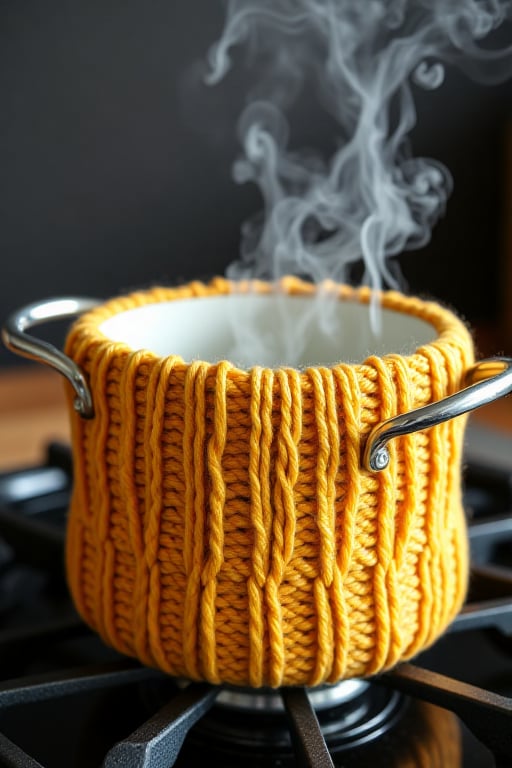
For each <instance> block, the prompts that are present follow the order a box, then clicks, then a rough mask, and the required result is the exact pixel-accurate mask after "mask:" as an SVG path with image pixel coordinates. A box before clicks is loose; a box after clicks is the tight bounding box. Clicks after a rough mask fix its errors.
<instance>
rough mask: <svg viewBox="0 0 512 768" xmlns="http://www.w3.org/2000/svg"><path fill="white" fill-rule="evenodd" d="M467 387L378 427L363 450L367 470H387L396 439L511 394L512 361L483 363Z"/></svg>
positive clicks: (472, 371)
mask: <svg viewBox="0 0 512 768" xmlns="http://www.w3.org/2000/svg"><path fill="white" fill-rule="evenodd" d="M464 383H465V384H467V385H468V386H467V387H466V388H465V389H462V390H461V391H460V392H456V393H455V394H454V395H450V396H449V397H445V398H443V399H442V400H439V401H438V402H436V403H430V404H429V405H425V406H423V408H417V409H416V410H414V411H410V412H409V413H403V414H401V415H400V416H395V417H394V418H392V419H388V420H387V421H384V422H382V424H379V425H378V426H377V427H375V428H374V429H373V430H372V432H371V433H370V436H369V438H368V441H367V443H366V447H365V450H364V455H363V465H364V467H365V469H367V470H369V471H370V472H379V471H380V470H382V469H385V468H386V467H387V466H388V464H389V452H388V449H387V448H386V444H387V443H388V442H389V440H392V439H393V438H394V437H401V436H402V435H408V434H410V433H411V432H419V431H420V430H422V429H429V428H430V427H434V426H436V424H442V423H443V422H444V421H448V420H449V419H454V418H455V417H456V416H461V415H462V414H463V413H467V412H468V411H473V410H475V408H480V406H482V405H487V403H491V402H493V401H494V400H497V399H498V398H500V397H503V396H504V395H508V394H509V393H510V392H512V358H510V357H491V358H488V359H487V360H482V361H481V362H479V363H477V364H476V365H474V366H473V367H472V368H470V369H469V370H468V371H467V372H466V375H465V377H464Z"/></svg>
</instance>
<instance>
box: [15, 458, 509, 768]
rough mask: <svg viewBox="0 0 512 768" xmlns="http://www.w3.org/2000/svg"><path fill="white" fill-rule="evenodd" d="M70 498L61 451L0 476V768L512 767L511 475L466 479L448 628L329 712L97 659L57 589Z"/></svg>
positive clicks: (99, 649)
mask: <svg viewBox="0 0 512 768" xmlns="http://www.w3.org/2000/svg"><path fill="white" fill-rule="evenodd" d="M70 487H71V463H70V456H69V450H68V449H67V447H66V446H61V445H52V446H50V447H49V450H48V456H47V459H46V461H45V463H44V464H43V465H42V466H39V467H29V468H25V469H20V470H19V471H16V472H11V473H8V474H4V475H0V622H1V623H0V766H12V767H13V768H14V767H20V768H21V766H23V768H36V766H43V767H44V768H60V767H61V766H62V767H64V766H65V767H66V768H73V767H75V766H76V768H85V767H87V768H89V767H90V768H96V766H105V767H106V768H114V766H122V767H123V768H132V767H133V768H139V767H140V768H142V767H144V768H168V767H169V766H171V765H176V766H178V767H180V766H181V767H183V766H187V768H194V767H195V766H206V765H215V766H225V767H226V768H234V767H235V766H236V767H237V768H238V767H239V766H244V767H245V768H253V767H254V768H255V767H256V766H272V768H285V767H286V766H297V765H298V766H312V767H313V766H314V768H327V767H328V766H335V767H336V768H341V766H343V768H367V766H372V768H373V767H374V766H385V767H388V766H389V768H413V766H421V767H423V766H425V767H427V766H432V767H435V768H452V767H453V768H458V767H459V766H460V768H491V766H494V765H496V766H508V767H509V768H510V766H512V698H509V696H510V697H512V515H511V514H510V512H511V511H512V473H509V472H508V471H507V470H504V469H503V468H502V469H497V468H494V467H491V468H490V467H488V466H487V467H485V466H483V465H478V464H475V463H472V464H470V465H469V466H468V468H467V472H466V494H465V500H466V508H467V510H468V515H469V517H470V540H471V552H472V576H471V587H470V594H469V598H468V601H467V603H466V606H465V607H464V609H463V611H462V612H461V614H460V615H459V616H458V617H457V619H456V620H455V622H454V624H453V625H452V627H451V629H450V631H449V632H448V633H447V634H446V635H445V636H444V637H442V638H441V639H440V640H439V641H438V642H437V643H436V644H435V646H434V647H433V648H432V649H430V650H429V651H428V652H426V653H424V654H422V655H421V656H420V657H418V658H417V659H416V660H415V662H414V663H413V664H403V665H400V666H399V667H397V668H396V669H395V670H393V671H392V672H389V673H387V674H384V675H382V676H380V677H378V678H375V679H374V680H373V681H372V682H371V683H370V685H369V686H367V687H366V688H364V690H356V692H355V693H354V694H353V695H351V696H347V700H346V701H345V702H338V703H337V704H335V705H334V706H331V705H329V706H327V705H326V704H325V699H322V695H323V694H322V695H321V696H320V703H318V699H315V696H314V695H313V696H312V695H310V693H308V692H307V691H306V690H305V689H302V688H296V689H283V690H281V691H279V692H275V693H270V692H269V693H268V695H267V696H266V697H265V696H260V695H258V696H256V695H255V694H254V692H251V691H247V692H245V693H246V694H247V695H245V696H242V697H239V698H240V699H241V700H242V703H240V701H239V700H237V697H236V696H235V697H234V703H233V701H232V699H231V698H230V695H229V694H230V692H229V691H228V692H227V693H226V690H225V689H222V690H221V691H219V689H218V688H216V687H214V686H210V685H207V684H196V683H193V684H187V683H186V682H184V681H176V680H172V679H170V678H168V677H166V676H165V675H163V674H162V673H160V672H158V671H155V670H150V669H147V668H145V667H143V666H141V665H140V664H138V663H136V662H134V661H132V660H128V659H125V658H123V657H121V656H119V655H118V654H117V653H116V652H114V651H112V650H111V649H108V648H106V647H105V646H104V645H103V644H102V642H101V641H100V640H99V638H97V637H96V636H95V635H94V634H93V633H92V632H91V631H90V630H88V629H87V627H85V625H84V624H83V623H82V622H81V621H80V619H79V618H78V617H77V615H76V614H75V612H74V610H73V608H72V605H71V602H70V599H69V597H68V593H67V589H66V586H65V580H64V570H63V543H64V526H65V517H66V509H67V504H68V499H69V492H70ZM242 693H244V692H242ZM312 702H313V703H312Z"/></svg>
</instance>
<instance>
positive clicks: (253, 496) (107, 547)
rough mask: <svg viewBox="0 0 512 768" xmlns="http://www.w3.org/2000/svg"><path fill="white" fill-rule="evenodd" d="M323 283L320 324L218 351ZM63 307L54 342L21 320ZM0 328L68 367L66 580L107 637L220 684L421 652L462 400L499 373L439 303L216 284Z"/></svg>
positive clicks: (445, 551)
mask: <svg viewBox="0 0 512 768" xmlns="http://www.w3.org/2000/svg"><path fill="white" fill-rule="evenodd" d="M319 297H320V298H321V299H322V300H325V301H327V300H329V301H330V302H331V307H330V313H329V314H330V322H331V325H332V328H331V331H330V333H329V334H327V332H326V330H325V328H324V323H323V321H320V320H317V319H315V318H316V315H315V314H314V313H313V314H311V313H310V321H309V323H308V325H307V326H304V329H303V332H302V331H301V334H300V337H301V349H300V351H299V361H298V363H297V361H294V364H293V365H291V364H290V362H289V360H287V359H286V355H287V354H288V352H289V350H287V349H286V345H285V346H284V347H283V348H281V349H278V351H277V352H275V353H273V354H275V358H274V359H272V357H271V358H270V359H268V356H267V353H268V349H267V347H268V345H267V344H264V345H263V348H262V351H261V350H260V351H259V352H257V353H256V347H255V348H254V349H255V352H254V355H255V356H254V358H252V357H251V354H252V342H247V343H246V344H245V346H246V349H245V350H244V352H245V357H246V358H247V359H248V361H249V362H247V363H246V364H245V367H242V366H241V365H237V364H236V362H235V361H234V360H230V355H231V351H232V349H233V342H234V339H235V333H234V325H235V326H237V325H238V326H239V327H241V326H243V327H245V326H246V325H247V323H249V324H250V326H251V327H252V329H253V330H254V331H255V335H256V338H257V339H258V338H264V339H266V340H267V341H268V340H272V339H273V340H276V339H279V338H280V336H283V335H286V328H287V325H286V323H289V322H291V323H292V325H293V326H295V327H297V326H298V325H300V324H301V322H302V318H303V317H305V316H306V314H307V313H308V312H310V309H311V307H312V306H313V302H315V301H318V300H319ZM376 299H378V300H379V301H380V305H381V313H380V314H381V320H382V329H381V332H380V335H378V336H375V335H374V334H373V333H372V331H371V327H370V320H369V311H368V306H369V304H371V303H372V302H373V301H375V300H376ZM82 313H83V314H82ZM74 315H80V317H79V318H78V320H76V321H75V323H74V325H73V326H72V328H71V330H70V332H69V334H68V337H67V341H66V346H65V352H64V353H63V352H60V351H59V350H57V349H55V348H54V347H52V346H51V345H49V344H47V343H46V342H43V341H40V340H37V339H35V338H34V337H32V336H31V335H29V334H28V333H27V330H28V329H29V328H30V327H31V326H32V325H35V324H37V323H40V322H43V321H46V320H48V319H50V318H52V317H69V316H74ZM333 332H334V333H333ZM3 337H4V341H5V343H6V344H7V346H9V347H10V348H11V349H13V350H14V351H17V352H19V353H20V354H23V355H26V356H29V357H33V358H36V359H40V360H43V361H44V362H46V363H49V364H50V365H52V366H54V367H55V368H57V369H58V370H60V371H61V372H62V373H63V374H64V375H65V376H66V377H67V379H68V380H69V382H70V384H71V386H69V387H68V394H69V402H70V412H71V422H72V448H73V459H74V489H73V497H72V503H71V508H70V512H69V517H68V527H67V555H66V558H67V573H68V580H69V586H70V590H71V593H72V596H73V599H74V601H75V604H76V607H77V609H78V611H79V612H80V614H81V615H82V616H83V618H84V620H85V621H86V622H87V623H88V624H89V625H90V626H91V627H92V628H94V629H95V630H96V631H97V632H98V633H99V634H100V635H101V636H102V638H103V639H104V640H105V642H107V643H108V644H110V645H112V646H113V647H114V648H116V649H118V650H119V651H121V652H122V653H125V654H128V655H131V656H135V657H138V658H139V659H140V660H141V661H142V662H143V663H145V664H148V665H153V666H158V667H160V668H161V669H162V670H165V671H166V672H168V673H169V674H172V675H177V676H183V677H186V678H191V679H198V680H199V679H203V680H208V681H211V682H213V683H230V684H234V685H250V686H255V687H258V686H263V685H266V686H279V685H299V684H300V685H308V686H315V685H319V684H320V683H333V682H336V681H338V680H341V679H343V678H353V677H363V676H369V675H373V674H375V673H377V672H380V671H381V670H383V669H386V668H388V667H390V666H392V665H394V664H396V663H397V662H398V661H400V660H402V659H407V658H409V657H411V656H414V655H415V654H417V653H418V652H419V651H421V650H422V649H424V648H425V647H427V646H428V645H429V644H431V643H432V642H433V641H434V640H435V639H436V638H437V637H438V636H439V635H440V634H441V633H442V632H443V631H444V630H445V628H446V627H447V625H448V624H449V622H450V621H451V620H452V619H453V617H454V616H455V614H456V613H457V612H458V610H459V609H460V607H461V604H462V602H463V600H464V597H465V592H466V585H467V576H468V542H467V532H466V526H465V519H464V513H463V509H462V504H461V455H462V447H463V432H464V425H465V416H463V415H462V414H464V413H466V412H467V411H469V410H471V409H473V408H476V407H478V406H479V405H482V404H484V403H486V402H490V401H491V400H493V399H495V398H496V397H499V396H501V395H503V394H506V393H508V392H509V391H510V390H511V389H512V370H511V368H510V365H511V361H510V360H509V359H492V360H488V361H483V362H480V363H478V364H477V365H476V366H475V365H474V360H473V347H472V341H471V336H470V333H469V332H468V330H467V328H466V327H465V325H464V324H463V323H462V322H461V320H459V319H458V318H457V317H456V316H455V315H454V314H453V313H452V312H450V311H448V310H447V309H444V308H443V307H441V306H439V305H438V304H437V303H434V302H427V301H421V300H419V299H417V298H414V297H406V296H404V295H402V294H400V293H398V292H383V293H382V294H379V295H378V296H377V294H375V293H372V291H370V290H369V289H367V288H360V289H352V288H349V287H347V286H343V285H334V284H331V283H329V284H326V285H324V286H321V287H317V288H315V287H314V286H312V285H310V284H308V283H305V282H302V281H300V280H298V279H295V278H286V279H284V280H283V281H281V283H280V284H279V286H278V287H277V288H276V287H275V286H271V285H269V284H266V283H263V282H247V283H238V284H234V283H231V282H229V281H227V280H224V279H220V278H219V279H215V280H213V281H212V282H211V283H210V284H208V285H205V284H202V283H197V282H195V283H191V284H189V285H185V286H182V287H179V288H156V289H151V290H148V291H145V292H139V293H134V294H131V295H129V296H125V297H122V298H117V299H113V300H111V301H108V302H106V303H104V304H101V305H97V306H96V302H94V301H92V300H88V299H75V298H65V299H54V300H49V301H45V302H41V303H38V304H34V305H30V306H28V307H25V308H23V309H21V310H20V311H19V312H17V313H15V314H14V315H12V316H11V317H10V318H9V319H8V320H7V323H6V325H5V328H4V331H3ZM248 351H249V354H248V355H247V352H248ZM257 355H263V357H262V358H261V359H260V358H258V357H257Z"/></svg>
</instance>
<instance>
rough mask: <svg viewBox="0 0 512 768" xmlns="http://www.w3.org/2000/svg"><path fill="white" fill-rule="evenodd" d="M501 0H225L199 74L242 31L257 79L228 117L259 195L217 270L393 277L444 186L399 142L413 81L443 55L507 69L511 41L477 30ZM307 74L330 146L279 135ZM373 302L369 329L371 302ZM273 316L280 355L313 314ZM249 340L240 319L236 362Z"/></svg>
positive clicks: (488, 26) (435, 166)
mask: <svg viewBox="0 0 512 768" xmlns="http://www.w3.org/2000/svg"><path fill="white" fill-rule="evenodd" d="M511 8H512V2H511V0H368V2H354V1H353V0H231V1H230V2H229V4H228V10H227V16H226V21H225V26H224V30H223V33H222V36H221V38H220V40H219V41H218V42H217V44H216V45H215V46H214V47H213V48H212V49H211V51H210V72H209V77H208V82H209V83H210V84H215V83H218V82H219V81H220V80H221V79H222V78H223V77H224V76H225V75H226V73H227V72H228V70H229V68H230V66H231V62H232V60H231V54H232V49H233V48H234V47H235V46H240V45H242V44H243V45H244V46H245V48H246V49H247V51H248V54H249V56H250V57H252V60H253V63H254V65H255V68H256V69H257V71H258V78H259V81H258V83H257V86H256V88H255V90H254V92H253V93H252V94H251V96H250V98H249V101H248V104H247V106H246V108H245V110H244V111H243V114H242V116H241V118H240V122H239V135H240V140H241V142H242V146H243V154H242V156H241V157H240V158H239V159H238V160H237V161H236V162H235V165H234V178H235V180H236V181H237V182H239V183H244V182H248V181H251V182H254V183H256V184H257V185H258V187H259V189H260V191H261V194H262V198H263V206H264V207H263V212H262V213H261V214H258V216H256V217H255V218H254V219H252V220H251V221H249V222H247V223H246V224H245V225H244V227H243V231H242V235H243V237H242V251H241V258H240V259H239V260H237V261H236V262H234V263H233V264H231V265H230V266H229V268H228V270H227V274H228V276H229V277H231V278H233V279H235V280H238V279H242V278H264V279H270V280H272V281H277V280H279V278H280V277H282V276H283V275H286V274H294V275H299V276H303V277H306V278H307V279H311V280H313V281H314V282H316V283H321V282H322V281H323V280H325V279H331V280H334V281H339V282H343V281H346V280H347V279H349V277H350V270H351V268H352V265H353V264H355V263H357V262H361V261H362V263H363V265H364V269H363V282H365V283H367V284H369V285H371V286H372V287H373V288H376V289H379V288H382V287H393V286H397V274H396V271H394V270H393V262H391V261H390V258H391V257H393V256H396V255H397V254H400V253H402V252H403V251H404V250H406V249H407V250H412V249H415V248H420V247H421V246H423V245H424V244H425V243H426V242H427V241H428V240H429V238H430V234H431V230H432V227H433V225H434V224H435V222H436V221H437V219H438V218H439V216H440V215H441V214H442V213H443V211H444V209H445V205H446V201H447V198H448V196H449V194H450V191H451V187H452V180H451V176H450V173H449V171H448V170H447V169H446V168H445V167H444V166H443V165H442V164H441V163H439V162H437V161H436V160H433V159H430V158H422V157H414V156H413V155H412V153H411V150H410V147H409V144H408V141H407V138H408V134H409V132H410V131H411V129H412V127H413V126H414V124H415V120H416V111H415V106H414V100H413V91H412V88H411V83H412V82H414V83H415V84H417V85H419V86H422V87H424V88H427V89H433V88H437V87H439V86H440V85H441V84H442V82H443V77H444V64H454V65H456V66H459V67H461V68H463V69H466V70H467V71H468V73H469V74H470V75H471V76H473V77H476V78H480V79H482V80H487V81H496V82H497V81H499V80H500V79H504V78H505V77H507V76H508V75H509V74H510V72H511V70H512V45H511V46H510V47H509V48H507V49H505V50H498V51H495V50H489V49H488V48H487V49H486V48H485V47H483V45H482V44H480V45H479V41H481V40H482V39H483V38H486V37H487V36H488V35H489V34H490V33H492V31H493V30H495V29H496V28H497V27H498V26H500V25H501V24H502V23H503V22H504V21H505V20H506V19H510V17H511ZM305 82H309V83H311V82H314V83H315V86H316V89H317V91H318V93H319V105H318V108H320V107H323V108H324V109H326V110H327V111H328V112H329V113H330V114H331V115H332V116H333V117H334V119H335V121H336V123H337V125H338V132H339V137H338V139H339V141H338V148H337V149H336V151H335V152H334V154H333V155H332V157H330V158H326V157H323V156H322V155H321V154H320V153H318V154H317V155H313V154H312V153H311V152H309V153H307V154H306V153H304V152H303V153H301V152H296V151H292V150H291V149H290V148H289V126H288V122H287V119H286V117H285V112H286V110H287V108H288V107H290V105H291V104H292V102H293V101H294V100H296V99H297V98H298V97H299V95H300V91H301V88H302V87H303V85H304V83H305ZM308 119H311V120H314V114H312V113H310V115H309V117H308ZM317 304H320V305H321V307H322V314H321V316H320V319H319V320H315V322H317V321H318V322H320V323H322V324H323V325H325V326H326V327H327V326H329V323H330V319H331V317H332V313H331V312H330V306H331V305H332V302H329V301H328V296H325V295H324V296H321V300H320V301H319V302H317ZM317 311H318V307H315V309H314V313H315V317H316V315H317ZM372 312H373V327H374V328H376V327H377V324H378V323H377V321H378V308H377V306H376V305H374V306H373V308H372ZM281 319H282V323H283V324H284V327H285V332H284V333H283V334H282V336H283V339H286V342H283V341H282V340H281V342H280V341H279V340H278V339H277V338H276V339H275V341H274V343H275V344H279V343H281V344H282V343H285V345H286V348H283V349H282V350H280V349H276V350H274V352H273V353H272V355H273V357H274V358H276V357H277V358H279V356H280V355H281V356H282V357H283V359H284V358H286V359H287V362H289V363H290V362H291V360H290V357H291V356H293V354H294V352H295V351H296V353H297V357H300V349H301V346H302V344H303V339H304V334H305V333H306V334H307V328H308V325H309V322H310V320H311V321H312V318H309V319H307V318H306V319H305V321H304V323H301V327H300V328H298V329H297V327H296V324H290V325H289V327H286V316H285V314H284V313H283V316H282V318H281ZM266 343H267V344H268V340H267V342H266ZM257 345H258V339H257V338H253V339H252V343H251V344H248V342H247V328H245V330H244V341H243V344H242V345H241V348H240V349H239V350H238V351H237V353H236V354H237V359H238V361H239V362H241V363H243V362H244V361H243V360H242V359H240V358H241V356H242V357H243V356H244V350H249V353H248V354H249V357H252V355H253V354H254V348H255V346H257ZM245 362H246V363H248V364H250V360H249V359H248V360H247V361H245Z"/></svg>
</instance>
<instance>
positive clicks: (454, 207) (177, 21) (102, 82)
mask: <svg viewBox="0 0 512 768" xmlns="http://www.w3.org/2000/svg"><path fill="white" fill-rule="evenodd" d="M223 13H224V11H223V5H222V3H221V2H220V0H219V1H216V0H208V2H206V1H205V0H202V1H201V0H150V1H148V2H141V1H140V0H139V2H135V0H125V1H124V2H109V3H100V2H87V3H85V2H81V3H68V2H65V1H64V0H46V2H44V3H41V2H40V0H32V1H30V0H24V2H23V3H20V2H19V1H18V2H15V0H4V2H2V3H1V4H0V316H1V317H4V316H5V315H6V314H7V313H8V312H10V311H11V310H12V309H14V308H16V307H18V306H19V305H20V304H23V303H26V302H28V301H32V300H35V299H39V298H42V297H46V296H49V295H58V294H70V293H74V294H76V293H78V294H85V295H93V296H98V297H107V296H110V295H114V294H118V293H121V292H125V291H127V290H131V289H133V288H137V287H141V286H148V285H151V284H155V283H174V282H176V281H179V280H185V279H189V278H192V277H208V276H210V275H212V274H215V273H219V272H223V270H224V268H225V266H226V265H227V264H228V263H229V262H230V261H231V260H232V259H233V258H234V257H235V255H236V253H237V249H238V242H239V227H240V223H241V221H243V220H244V219H245V218H246V217H247V216H248V214H250V213H251V212H253V211H254V210H256V209H257V208H258V205H259V201H258V196H257V193H256V192H255V191H254V190H253V189H251V188H243V187H238V186H236V185H235V184H234V183H233V182H232V181H231V164H232V161H233V158H234V157H235V155H236V153H237V143H236V137H235V123H236V117H237V115H238V114H239V112H240V110H241V107H242V105H243V99H244V93H245V90H246V88H247V84H248V82H249V80H248V79H247V77H246V75H245V74H244V72H243V68H241V69H240V70H237V71H236V72H235V73H234V74H232V75H230V76H229V78H228V79H227V80H226V82H225V83H223V84H222V85H221V86H219V87H217V88H214V89H208V88H206V87H203V86H200V85H198V78H197V72H198V62H201V61H204V58H205V53H206V51H207V49H208V47H209V45H210V44H211V42H212V41H214V40H215V38H216V37H217V36H218V34H219V32H220V29H221V26H222V20H223ZM505 34H507V35H508V37H509V38H510V39H511V40H512V35H511V34H510V33H509V31H506V32H505ZM417 107H418V125H417V127H416V128H415V130H414V132H413V135H412V141H413V146H414V151H415V152H416V153H418V154H424V155H429V156H431V157H435V158H438V159H439V160H442V161H443V162H444V163H445V164H446V165H447V166H448V167H449V168H450V170H451V171H452V173H453V176H454V180H455V190H454V193H453V195H452V197H451V199H450V201H449V204H448V208H447V213H446V216H445V218H444V219H443V221H441V222H440V223H439V224H438V226H437V227H436V229H435V233H434V237H433V239H432V242H431V243H430V244H429V246H428V247H426V248H424V249H423V250H422V251H421V252H417V253H414V254H410V255H406V256H404V257H403V259H402V264H403V271H404V274H405V276H406V278H407V280H408V282H409V287H410V290H413V291H415V292H421V293H429V294H432V295H434V296H436V297H438V298H440V299H442V300H444V301H448V302H450V303H451V304H452V305H454V306H456V307H457V308H458V310H459V311H460V312H462V313H464V314H465V315H466V316H467V317H468V318H469V319H470V320H473V321H478V320H480V319H482V318H483V319H489V318H493V317H494V316H496V314H497V312H498V310H499V301H500V299H499V296H500V287H499V286H500V284H501V283H502V273H503V266H502V264H501V251H502V248H501V246H500V238H501V233H502V231H503V213H502V212H503V205H504V199H503V194H502V182H503V175H504V174H503V135H504V132H505V128H506V125H507V121H508V120H509V119H510V117H511V115H512V82H511V81H509V82H507V83H506V84H504V85H501V86H499V87H489V88H483V87H482V86H478V85H475V84H473V83H471V82H470V81H468V80H467V79H466V78H465V77H464V76H463V75H461V74H460V73H459V72H457V71H449V72H448V75H447V78H446V82H445V84H444V86H443V87H442V88H441V89H440V90H439V91H435V92H431V93H425V92H417ZM296 114H297V119H296V121H295V123H294V136H295V140H296V142H297V144H298V145H299V146H300V145H301V144H302V143H305V144H309V145H315V144H316V145H319V146H322V144H324V143H325V144H326V145H328V144H329V142H332V141H333V135H332V126H331V125H330V123H329V122H328V120H327V119H322V118H321V116H319V115H318V112H317V108H316V105H314V104H307V103H305V104H303V105H302V106H301V107H300V108H299V109H298V110H297V112H296ZM14 360H15V358H13V357H12V356H11V355H9V353H7V352H6V351H4V350H2V351H1V352H0V365H5V364H8V363H10V362H13V361H14Z"/></svg>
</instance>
